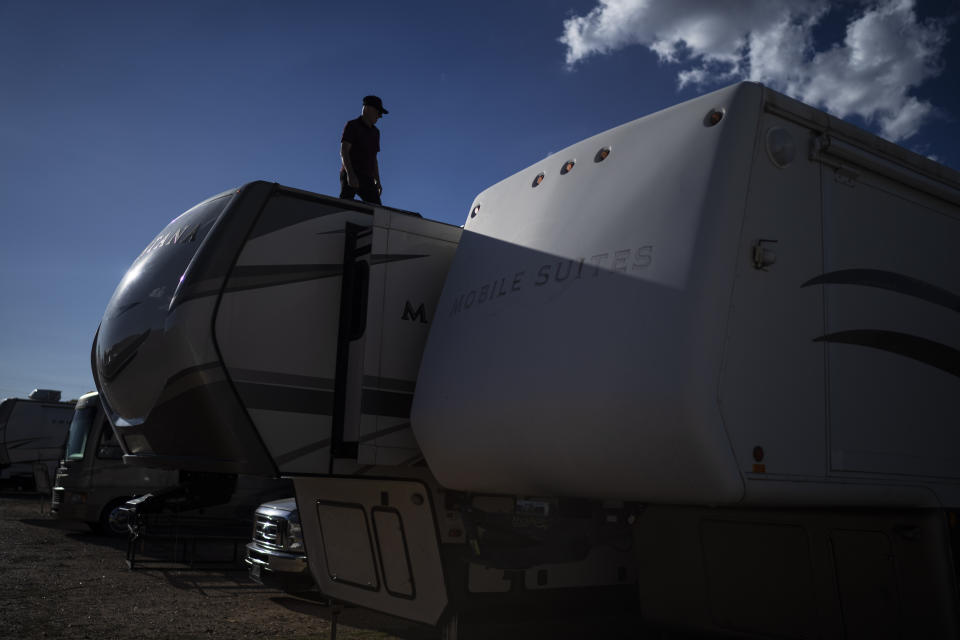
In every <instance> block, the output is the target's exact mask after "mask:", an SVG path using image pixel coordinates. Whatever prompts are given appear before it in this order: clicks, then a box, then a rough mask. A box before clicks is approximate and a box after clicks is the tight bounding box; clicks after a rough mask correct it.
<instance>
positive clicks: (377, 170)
mask: <svg viewBox="0 0 960 640" xmlns="http://www.w3.org/2000/svg"><path fill="white" fill-rule="evenodd" d="M373 175H374V178H375V179H376V181H377V194H378V195H382V194H383V185H382V184H380V162H379V161H378V160H377V158H376V156H374V158H373Z"/></svg>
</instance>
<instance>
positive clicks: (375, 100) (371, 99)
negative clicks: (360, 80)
mask: <svg viewBox="0 0 960 640" xmlns="http://www.w3.org/2000/svg"><path fill="white" fill-rule="evenodd" d="M363 104H365V105H369V106H371V107H376V108H377V110H378V111H379V112H380V113H381V114H384V115H385V114H388V113H390V112H389V111H387V110H386V109H384V108H383V100H381V99H380V98H379V97H377V96H364V97H363Z"/></svg>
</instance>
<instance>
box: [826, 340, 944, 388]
mask: <svg viewBox="0 0 960 640" xmlns="http://www.w3.org/2000/svg"><path fill="white" fill-rule="evenodd" d="M814 342H830V343H835V344H852V345H859V346H861V347H871V348H873V349H880V350H881V351H888V352H890V353H895V354H897V355H899V356H904V357H906V358H910V359H912V360H916V361H917V362H922V363H923V364H926V365H930V366H931V367H936V368H937V369H940V370H941V371H945V372H946V373H949V374H951V375H954V376H957V377H960V351H957V350H956V349H954V348H953V347H949V346H947V345H945V344H941V343H939V342H934V341H933V340H927V339H926V338H921V337H919V336H913V335H910V334H907V333H899V332H897V331H881V330H879V329H855V330H852V331H838V332H836V333H829V334H827V335H824V336H820V337H819V338H815V339H814Z"/></svg>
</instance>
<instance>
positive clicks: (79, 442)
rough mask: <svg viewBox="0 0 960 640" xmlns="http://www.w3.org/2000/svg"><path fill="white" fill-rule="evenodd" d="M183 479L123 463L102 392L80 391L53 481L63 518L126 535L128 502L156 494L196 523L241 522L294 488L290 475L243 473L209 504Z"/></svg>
mask: <svg viewBox="0 0 960 640" xmlns="http://www.w3.org/2000/svg"><path fill="white" fill-rule="evenodd" d="M201 481H202V480H201ZM183 484H184V481H183V478H182V473H181V470H180V469H174V468H162V467H161V468H153V467H144V466H141V465H130V464H124V462H123V450H122V449H121V447H120V445H119V443H118V442H117V438H116V435H115V434H114V432H113V429H112V428H111V426H110V423H109V421H107V418H106V416H105V414H104V411H103V406H102V404H101V403H100V394H99V393H97V392H96V391H94V392H91V393H88V394H85V395H83V396H81V397H80V399H79V400H78V401H77V406H76V411H75V412H74V415H73V420H72V421H71V423H70V429H69V432H68V437H67V442H66V445H65V446H64V448H63V457H62V459H61V460H60V466H59V467H58V468H57V475H56V480H55V482H54V487H53V497H52V507H51V511H52V512H53V513H55V514H56V515H57V517H58V518H60V519H63V520H76V521H79V522H85V523H87V524H88V525H89V526H90V528H91V529H92V530H94V531H96V532H98V533H104V534H108V535H116V536H123V535H127V534H128V528H127V514H128V512H129V509H128V508H126V507H125V505H126V503H127V502H128V501H130V499H131V498H135V497H138V496H151V497H153V498H155V500H154V505H153V508H154V510H155V511H159V512H162V511H164V510H166V511H171V512H172V510H173V509H176V512H177V513H178V514H180V519H181V520H182V519H183V518H184V517H187V518H189V519H190V521H191V522H192V523H194V525H199V526H203V524H204V522H208V523H210V526H215V524H216V523H219V522H234V523H235V524H236V525H237V526H242V525H244V524H248V523H251V522H252V521H253V512H254V509H255V508H256V506H257V504H258V503H259V502H260V501H261V500H263V499H266V498H270V497H276V496H278V495H283V494H284V492H287V491H289V489H290V487H289V482H287V481H282V480H271V479H266V478H261V477H247V476H244V477H242V478H238V479H236V481H235V482H232V483H228V484H227V485H222V486H226V487H227V490H226V493H225V496H224V499H223V500H222V501H218V502H217V503H214V504H210V503H209V502H208V501H204V500H200V501H197V502H192V501H191V500H190V498H189V497H187V496H184V495H182V492H180V491H179V490H180V489H181V488H182V487H183ZM218 486H221V485H218ZM174 494H176V495H174Z"/></svg>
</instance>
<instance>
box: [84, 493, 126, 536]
mask: <svg viewBox="0 0 960 640" xmlns="http://www.w3.org/2000/svg"><path fill="white" fill-rule="evenodd" d="M127 500H128V498H117V499H115V500H111V501H110V502H108V503H107V506H105V507H104V508H103V511H101V512H100V520H98V521H97V522H96V523H91V525H90V526H91V528H92V529H93V530H94V531H96V532H98V533H102V534H104V535H108V536H125V535H127V533H129V531H128V529H127V513H126V512H125V511H121V510H120V507H122V506H123V504H124V503H125V502H126V501H127Z"/></svg>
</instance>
